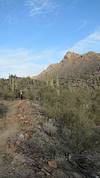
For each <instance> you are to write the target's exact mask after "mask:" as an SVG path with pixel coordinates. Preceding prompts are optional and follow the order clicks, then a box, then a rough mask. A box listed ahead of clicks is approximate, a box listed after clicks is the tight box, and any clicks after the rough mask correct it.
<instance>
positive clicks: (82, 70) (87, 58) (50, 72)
mask: <svg viewBox="0 0 100 178" xmlns="http://www.w3.org/2000/svg"><path fill="white" fill-rule="evenodd" d="M94 75H96V76H97V75H100V53H95V52H88V53H86V54H84V55H80V54H77V53H72V52H67V53H66V54H65V56H64V58H63V59H62V60H61V62H60V63H57V64H54V65H50V66H49V67H48V68H47V69H46V70H45V71H43V72H42V73H40V75H38V76H37V79H39V80H51V79H53V80H57V78H58V79H59V80H60V81H62V80H64V81H67V80H73V79H89V78H90V76H94Z"/></svg>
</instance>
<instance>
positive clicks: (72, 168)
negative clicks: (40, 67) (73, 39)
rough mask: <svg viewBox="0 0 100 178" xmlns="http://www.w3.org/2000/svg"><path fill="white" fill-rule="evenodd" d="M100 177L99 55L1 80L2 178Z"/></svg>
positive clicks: (66, 59) (69, 56)
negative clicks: (33, 73)
mask: <svg viewBox="0 0 100 178" xmlns="http://www.w3.org/2000/svg"><path fill="white" fill-rule="evenodd" d="M33 177H34V178H35V177H37V178H99V177H100V54H97V53H94V52H89V53H87V54H84V55H82V56H81V55H79V54H76V53H70V52H68V53H67V54H66V55H65V56H64V59H63V60H62V61H61V62H60V63H58V64H55V65H51V66H49V67H48V69H47V70H45V71H43V72H42V73H41V74H40V75H39V76H37V77H35V78H30V77H26V78H24V77H17V76H16V75H15V76H13V75H10V76H9V78H8V79H3V78H2V79H0V178H33Z"/></svg>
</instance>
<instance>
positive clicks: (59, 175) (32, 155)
mask: <svg viewBox="0 0 100 178" xmlns="http://www.w3.org/2000/svg"><path fill="white" fill-rule="evenodd" d="M0 103H2V104H3V106H4V108H6V114H5V115H3V116H2V118H1V119H0V178H99V177H100V152H99V151H98V152H97V151H96V152H95V153H94V152H93V153H87V152H85V153H83V154H76V153H71V151H70V149H69V147H68V142H67V140H68V139H65V137H64V136H63V135H60V134H59V129H58V128H57V125H56V124H55V121H53V120H51V119H48V118H47V116H46V114H45V113H44V112H43V109H42V108H41V107H40V105H39V104H38V103H33V102H32V101H28V100H23V101H20V100H18V101H10V102H8V101H1V102H0ZM66 135H68V133H67V132H66Z"/></svg>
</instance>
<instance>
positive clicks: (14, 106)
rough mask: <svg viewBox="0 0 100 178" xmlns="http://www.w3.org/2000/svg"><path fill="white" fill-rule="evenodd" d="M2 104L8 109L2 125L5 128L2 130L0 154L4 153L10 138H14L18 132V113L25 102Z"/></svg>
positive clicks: (0, 133) (5, 102)
mask: <svg viewBox="0 0 100 178" xmlns="http://www.w3.org/2000/svg"><path fill="white" fill-rule="evenodd" d="M0 103H3V104H4V105H5V106H6V107H7V108H8V111H7V113H6V116H5V118H3V119H2V120H1V123H0V124H2V127H4V128H3V129H2V130H0V152H4V151H5V148H6V143H7V139H8V137H11V136H13V135H14V134H15V133H16V132H17V130H18V122H17V111H18V107H19V105H20V104H23V101H9V102H8V101H2V102H0Z"/></svg>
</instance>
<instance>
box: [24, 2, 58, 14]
mask: <svg viewBox="0 0 100 178" xmlns="http://www.w3.org/2000/svg"><path fill="white" fill-rule="evenodd" d="M25 5H26V6H27V7H28V9H29V13H30V16H36V15H40V14H48V13H50V12H53V11H54V10H55V9H56V8H57V3H55V2H54V0H26V4H25Z"/></svg>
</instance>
